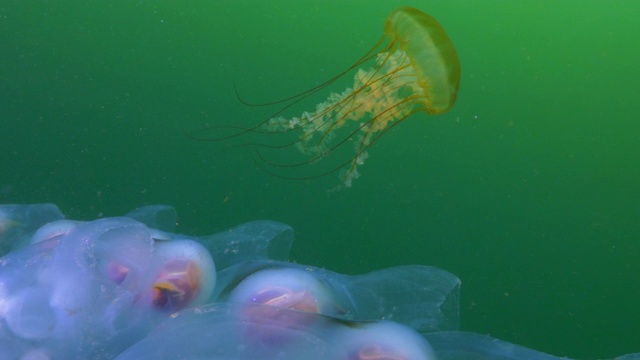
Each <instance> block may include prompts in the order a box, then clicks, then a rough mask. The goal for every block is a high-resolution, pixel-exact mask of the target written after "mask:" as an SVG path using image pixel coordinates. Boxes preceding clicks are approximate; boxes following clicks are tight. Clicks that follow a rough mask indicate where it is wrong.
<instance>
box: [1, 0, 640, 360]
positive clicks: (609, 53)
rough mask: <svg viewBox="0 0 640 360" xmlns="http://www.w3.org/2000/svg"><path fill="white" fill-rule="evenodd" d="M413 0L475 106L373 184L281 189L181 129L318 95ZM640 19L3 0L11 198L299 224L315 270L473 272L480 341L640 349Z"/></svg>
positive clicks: (587, 352) (586, 7)
mask: <svg viewBox="0 0 640 360" xmlns="http://www.w3.org/2000/svg"><path fill="white" fill-rule="evenodd" d="M400 5H411V6H415V7H418V8H420V9H422V10H424V11H426V12H429V13H430V14H431V15H433V16H434V17H436V18H437V19H438V20H439V21H440V22H441V23H442V25H443V26H444V27H445V29H447V32H448V33H449V35H450V37H451V38H452V40H453V42H454V44H455V45H456V48H457V50H458V54H459V57H460V61H461V65H462V74H463V75H462V82H461V89H460V94H459V98H458V102H457V104H456V106H455V108H454V109H453V110H452V111H451V112H449V113H447V114H445V115H442V116H438V117H427V116H426V115H423V114H417V115H415V116H413V117H411V118H410V119H408V120H407V121H405V122H403V123H402V124H401V125H400V126H397V127H395V128H394V129H393V130H392V131H389V132H387V133H386V134H385V135H384V137H383V138H381V139H380V141H378V142H377V143H376V145H375V146H374V147H373V148H372V149H371V151H370V158H369V159H368V160H367V162H366V164H365V165H364V166H363V167H362V168H361V173H362V178H360V179H358V180H357V181H356V182H355V184H354V187H353V188H351V189H347V190H343V191H338V192H327V189H329V188H331V187H332V186H333V185H335V184H336V183H337V181H338V180H337V176H336V175H335V174H334V175H330V176H328V177H324V178H320V179H316V180H311V181H292V180H284V179H280V178H276V177H272V176H270V175H268V174H266V173H265V172H264V171H261V170H260V167H258V166H257V165H256V164H255V163H254V161H253V159H254V156H252V153H251V152H250V151H246V149H244V150H245V151H243V149H239V150H234V151H223V152H220V151H219V150H220V144H215V143H208V142H198V141H194V140H191V139H189V138H188V137H186V136H185V135H184V133H185V132H186V131H190V130H194V129H198V128H201V127H204V126H211V125H216V124H218V125H219V124H238V125H241V126H249V125H251V124H254V123H256V122H259V121H260V120H262V119H264V118H265V117H268V116H269V114H270V113H271V112H273V111H274V110H277V108H276V109H270V108H249V107H245V106H243V105H242V104H240V103H239V102H238V100H237V98H236V95H235V92H234V90H233V83H234V82H235V83H236V84H237V86H238V88H239V89H240V91H241V92H242V96H243V97H245V98H247V99H250V100H252V101H257V102H259V101H270V100H274V99H278V98H282V97H286V96H289V95H291V94H295V93H297V92H300V91H303V90H305V89H307V88H310V87H312V86H315V85H317V84H319V83H321V82H322V81H324V80H326V79H328V78H330V77H332V76H333V75H335V74H337V73H339V72H340V71H342V70H343V69H345V68H346V67H348V66H349V65H350V64H351V63H353V62H354V61H355V60H357V59H358V58H359V57H360V56H361V55H362V54H364V53H365V52H366V51H367V50H368V49H369V48H370V47H371V46H372V45H374V44H375V42H376V41H377V40H378V38H379V37H380V36H381V35H382V27H383V23H384V20H385V18H386V15H387V14H388V13H389V12H390V11H392V10H393V9H395V8H396V7H398V6H400ZM638 12H640V2H637V1H622V0H618V1H577V0H576V1H562V0H561V1H559V0H547V1H533V2H525V1H498V0H494V1H450V0H448V1H405V2H400V1H395V0H385V1H349V2H343V1H314V2H312V1H293V0H289V1H274V0H270V1H257V0H256V1H180V2H178V1H3V3H2V4H0V151H1V153H2V155H1V156H0V169H2V170H1V171H0V203H37V202H53V203H56V204H58V205H59V206H60V207H61V209H62V210H63V211H64V212H65V213H66V214H67V215H68V216H69V217H72V218H82V219H92V218H96V217H99V216H113V215H118V214H123V213H124V212H126V211H128V210H130V209H132V208H134V207H138V206H141V205H145V204H155V203H166V204H171V205H174V206H175V207H176V208H177V209H178V211H179V214H180V219H179V231H181V232H186V233H190V234H205V233H210V232H213V231H220V230H223V229H225V228H228V227H230V226H233V225H237V224H239V223H242V222H245V221H249V220H255V219H273V220H279V221H282V222H285V223H288V224H290V225H292V226H293V227H294V229H295V230H296V237H297V239H296V243H295V244H294V250H293V256H292V257H293V259H294V260H295V261H298V262H301V263H308V264H312V265H318V266H324V267H327V268H330V269H332V270H335V271H338V272H344V273H349V274H355V273H361V272H366V271H370V270H373V269H380V268H383V267H388V266H393V265H401V264H428V265H435V266H438V267H441V268H444V269H446V270H449V271H451V272H453V273H454V274H456V275H457V276H459V277H460V278H461V279H462V284H463V285H462V299H461V317H462V328H463V329H464V330H469V331H475V332H479V333H483V334H490V335H492V336H494V337H498V338H501V339H504V340H507V341H511V342H514V343H518V344H521V345H524V346H527V347H531V348H534V349H537V350H541V351H545V352H548V353H552V354H555V355H563V356H570V357H574V358H582V359H594V358H605V357H611V356H614V355H620V354H623V353H629V352H637V351H640V311H638V304H640V286H638V278H639V275H640V245H638V244H639V239H640V221H639V216H640V189H638V178H639V177H640V168H639V167H638V154H640V122H639V121H638V110H637V109H638V108H637V99H636V97H637V95H638V94H640V86H638V84H639V83H640V71H638V69H637V66H638V64H640V42H638V40H637V34H638V33H640V25H639V24H640V23H639V22H638V18H637V14H638ZM348 82H349V81H348V79H345V80H344V81H339V82H338V83H336V84H334V85H335V86H332V87H331V88H330V89H329V90H331V91H342V89H343V88H344V87H346V86H347V85H348ZM329 90H327V91H329ZM323 95H324V94H323ZM321 98H322V97H320V99H321ZM302 105H303V107H304V106H306V107H307V108H308V110H313V108H314V107H315V100H313V101H307V102H305V103H303V104H302ZM287 115H299V113H288V114H287Z"/></svg>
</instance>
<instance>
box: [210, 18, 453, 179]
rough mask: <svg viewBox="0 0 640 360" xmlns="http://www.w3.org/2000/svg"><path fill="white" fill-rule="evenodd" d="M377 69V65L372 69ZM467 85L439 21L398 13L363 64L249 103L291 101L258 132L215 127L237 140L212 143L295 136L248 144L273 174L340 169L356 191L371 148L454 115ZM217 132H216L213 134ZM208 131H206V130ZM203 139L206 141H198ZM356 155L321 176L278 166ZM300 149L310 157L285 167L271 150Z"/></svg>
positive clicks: (286, 176) (255, 129)
mask: <svg viewBox="0 0 640 360" xmlns="http://www.w3.org/2000/svg"><path fill="white" fill-rule="evenodd" d="M367 64H369V65H367ZM351 73H353V74H354V75H353V84H352V85H351V86H350V87H348V88H346V89H344V90H343V91H342V92H332V93H330V95H329V96H328V97H327V98H326V100H325V101H323V102H320V103H319V104H317V105H316V107H315V109H313V110H310V111H304V112H302V114H301V115H299V116H293V117H286V116H284V115H283V114H284V112H285V110H288V109H290V108H291V107H292V106H293V105H295V104H297V103H299V102H301V101H302V100H304V99H306V98H308V97H309V96H311V95H313V94H315V93H317V92H318V91H320V90H322V89H324V88H325V87H327V86H329V85H330V84H332V83H334V82H335V81H336V80H338V79H339V78H341V77H343V76H345V75H346V74H351ZM459 83H460V63H459V61H458V55H457V53H456V50H455V48H454V46H453V43H452V42H451V40H450V39H449V36H448V35H447V33H446V32H445V30H444V28H443V27H442V26H441V25H440V24H439V23H438V21H436V20H435V19H434V18H433V17H431V16H430V15H428V14H425V13H424V12H422V11H420V10H417V9H415V8H411V7H402V8H399V9H397V10H395V11H393V12H392V13H391V14H390V15H389V16H388V18H387V20H386V24H385V27H384V35H383V36H382V37H381V38H380V40H379V41H378V42H377V43H376V45H374V46H373V47H372V48H371V50H369V51H368V52H367V53H365V55H363V56H362V57H361V58H360V59H359V60H358V61H356V62H355V63H354V64H353V65H351V66H350V67H349V68H348V69H347V70H345V71H344V72H342V73H340V74H338V75H337V76H335V77H333V78H331V79H330V80H328V81H327V82H325V83H323V84H321V85H319V86H316V87H314V88H312V89H310V90H307V91H305V92H302V93H300V94H298V95H294V96H292V97H289V98H287V99H284V100H281V101H277V102H272V103H267V104H250V103H248V102H246V101H244V100H242V99H241V101H242V102H243V103H245V104H247V105H255V106H264V105H273V104H283V103H284V104H285V105H284V106H283V107H282V108H281V109H280V110H279V111H277V112H276V113H275V114H273V115H272V116H270V117H269V118H267V119H266V120H264V121H262V122H260V123H258V124H256V125H255V126H253V127H250V128H241V127H235V126H219V127H213V128H215V129H220V128H232V129H235V130H237V131H236V132H235V133H233V134H231V135H226V136H222V137H217V138H215V139H212V138H208V139H207V140H215V141H218V140H227V139H230V138H234V137H237V136H240V135H245V134H247V133H259V134H269V135H274V134H280V135H283V134H292V133H293V134H295V135H294V136H293V137H291V138H287V139H292V140H288V141H286V142H284V143H277V144H273V143H268V144H265V143H245V144H243V146H251V147H253V148H254V149H255V152H256V154H257V158H258V159H259V160H260V162H261V163H262V164H265V165H266V166H264V168H265V169H266V170H267V172H269V173H272V174H274V175H276V176H280V177H283V178H294V179H309V178H315V177H319V176H323V175H327V174H330V173H334V172H338V171H340V179H341V184H342V185H341V186H344V187H351V185H352V183H353V180H354V179H357V178H358V177H359V176H360V173H359V171H358V169H359V167H360V166H362V165H363V164H364V162H365V160H366V159H367V158H368V156H369V153H368V151H369V149H370V147H371V146H372V144H374V143H375V142H376V140H378V139H379V138H380V136H382V135H383V134H384V133H385V132H387V131H389V130H390V129H391V128H393V127H394V126H396V125H397V124H399V123H400V122H402V121H403V120H405V119H407V118H408V117H410V116H411V115H413V114H414V113H417V112H424V113H426V114H428V115H438V114H443V113H446V112H447V111H448V110H450V109H451V108H452V107H453V105H454V104H455V101H456V97H457V94H458V87H459ZM211 129H212V128H208V130H211ZM201 130H202V129H201ZM198 138H199V139H203V138H202V137H198ZM348 144H351V146H352V147H353V151H354V152H355V153H354V152H351V155H348V156H347V159H346V161H345V160H344V158H343V159H342V160H340V159H338V161H337V164H336V163H335V161H334V164H333V165H332V167H330V168H329V170H326V171H323V172H322V173H321V174H320V175H313V176H289V175H287V174H288V173H285V174H283V173H282V172H278V171H274V170H275V169H281V170H283V171H285V172H286V171H287V170H286V169H289V170H291V169H296V168H299V167H301V166H304V165H309V164H315V163H318V162H320V161H321V160H324V159H325V158H328V157H329V156H330V155H332V154H333V153H337V150H339V149H341V148H342V147H343V146H347V145H348ZM293 147H295V148H297V149H298V150H299V151H300V152H301V153H302V154H303V155H304V160H302V161H296V162H278V161H275V160H272V159H271V158H270V157H269V155H268V154H267V149H286V148H293Z"/></svg>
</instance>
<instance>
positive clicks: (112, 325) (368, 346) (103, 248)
mask: <svg viewBox="0 0 640 360" xmlns="http://www.w3.org/2000/svg"><path fill="white" fill-rule="evenodd" d="M7 209H9V210H10V211H7ZM172 213H173V214H175V210H173V208H171V207H167V206H149V207H144V208H140V209H137V210H136V211H134V212H132V213H130V214H134V215H135V216H134V217H135V218H136V219H139V220H143V221H146V222H149V223H150V224H154V225H156V226H159V227H160V229H153V228H150V227H148V226H147V225H145V224H144V223H141V222H140V221H138V220H135V219H134V218H132V217H115V218H105V219H99V220H95V221H86V222H81V221H72V220H66V219H61V218H60V216H61V214H60V213H59V210H57V208H56V207H55V206H52V205H32V206H29V205H11V206H9V207H8V208H7V207H5V206H2V205H0V214H4V215H3V216H4V218H3V219H9V220H8V221H10V222H15V224H19V225H12V226H18V227H19V229H21V230H20V231H19V232H12V231H14V230H11V229H9V233H8V234H10V236H8V237H5V238H4V240H9V243H7V244H6V245H7V247H8V248H10V249H13V250H12V251H11V252H10V253H8V254H6V255H5V256H3V257H0V360H15V359H21V360H27V359H29V360H39V359H78V360H80V359H82V360H85V359H91V360H107V359H109V360H111V359H119V360H128V359H154V360H162V359H172V360H173V359H224V360H227V359H233V360H249V359H260V360H299V359H305V360H307V359H308V360H316V359H318V360H320V359H322V360H325V359H331V360H342V359H344V360H373V359H376V360H382V359H393V360H432V359H439V360H520V359H531V360H556V359H560V358H559V357H556V356H553V355H549V354H544V353H542V352H539V351H535V350H533V349H528V348H525V347H522V346H518V345H515V344H511V343H508V342H505V341H502V340H499V339H495V338H492V337H489V336H486V335H480V334H475V333H472V332H463V331H458V330H459V329H458V321H459V319H458V317H459V313H458V312H459V291H460V280H459V279H458V278H457V277H455V276H454V275H452V274H450V273H448V272H446V271H444V270H441V269H438V268H435V267H429V266H416V265H412V266H400V267H393V268H388V269H383V270H378V271H374V272H371V273H367V274H363V275H355V276H351V275H342V274H337V273H334V272H331V271H329V270H326V269H322V268H317V267H313V266H306V265H300V264H293V263H289V262H284V261H277V260H275V259H270V258H269V256H271V255H275V256H276V257H277V258H278V259H279V258H281V257H285V256H287V254H288V249H289V246H290V245H291V241H292V240H293V234H292V231H291V228H289V227H288V226H286V225H284V224H280V223H275V222H270V221H258V222H251V223H247V224H244V225H240V226H238V227H236V228H233V229H231V230H229V231H226V232H221V233H218V234H214V235H211V236H204V237H197V236H187V235H181V234H177V233H173V232H171V231H175V228H174V227H172V225H171V224H173V223H174V220H173V218H172V215H171V214H172ZM7 214H8V215H7ZM27 214H31V215H28V216H27ZM35 214H42V216H40V215H38V216H36V215H35ZM45 219H50V220H51V221H50V222H48V223H44V224H43V223H42V222H43V221H44V220H45ZM6 223H9V222H6ZM36 224H38V225H36ZM5 235H6V234H5ZM14 235H15V236H14ZM11 241H13V242H14V243H12V242H11ZM273 245H275V247H273ZM251 246H254V247H256V248H258V250H256V249H252V248H251ZM272 250H273V251H272ZM212 251H213V252H214V253H215V254H217V255H216V257H215V258H216V259H220V260H221V262H223V263H224V264H225V266H224V267H221V268H220V267H218V264H217V263H216V261H217V260H214V259H213V257H212V256H211V253H212ZM243 251H246V252H247V253H246V254H241V252H243ZM225 256H228V258H226V259H225ZM615 359H616V360H638V359H640V353H635V354H627V355H623V356H620V357H617V358H615Z"/></svg>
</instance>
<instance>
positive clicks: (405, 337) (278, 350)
mask: <svg viewBox="0 0 640 360" xmlns="http://www.w3.org/2000/svg"><path fill="white" fill-rule="evenodd" d="M297 316H306V317H308V320H309V321H308V322H299V321H290V319H291V318H292V317H293V318H295V317H297ZM375 356H377V357H375ZM179 358H180V359H235V360H245V359H282V360H289V359H290V360H298V359H305V360H327V359H331V360H366V359H407V360H410V359H411V360H430V359H435V358H434V356H433V352H432V349H431V347H430V346H429V344H428V343H427V341H426V340H425V339H424V338H423V337H421V336H420V335H419V334H418V333H416V332H414V331H413V330H411V329H409V328H407V327H404V326H402V325H399V324H396V323H391V322H377V323H350V322H346V321H339V320H336V319H333V318H331V317H326V316H321V315H318V314H311V313H301V312H299V311H294V310H289V309H284V308H277V307H272V306H265V305H255V304H230V303H213V304H208V305H204V306H201V307H196V308H192V309H187V310H183V311H181V312H178V313H176V314H173V315H172V316H171V318H169V319H167V320H166V321H164V322H163V323H162V324H160V325H159V326H158V327H156V329H154V330H153V331H152V332H151V333H150V334H149V335H148V336H147V337H146V338H145V339H143V340H141V341H139V342H138V343H136V344H135V345H133V346H132V347H130V348H129V349H127V350H126V351H124V352H123V353H122V354H121V355H120V356H118V357H117V359H118V360H130V359H154V360H162V359H179Z"/></svg>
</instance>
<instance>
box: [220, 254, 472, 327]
mask: <svg viewBox="0 0 640 360" xmlns="http://www.w3.org/2000/svg"><path fill="white" fill-rule="evenodd" d="M459 291H460V280H459V279H458V278H457V277H455V276H454V275H453V274H451V273H448V272H446V271H444V270H442V269H438V268H435V267H430V266H418V265H413V266H400V267H394V268H389V269H384V270H379V271H374V272H371V273H368V274H364V275H357V276H348V275H341V274H337V273H334V272H331V271H328V270H326V269H321V268H316V267H313V266H303V265H298V264H292V263H285V262H276V261H251V262H245V263H241V264H239V265H237V266H234V267H231V268H228V269H225V270H222V271H220V272H219V273H218V286H217V287H216V289H215V290H214V294H213V297H212V299H215V300H216V301H230V302H241V303H261V304H271V305H275V306H280V307H284V308H289V309H294V310H302V311H309V312H317V313H320V314H323V315H329V316H334V317H337V318H341V319H346V320H380V319H387V320H393V321H396V322H399V323H402V324H404V325H407V326H409V327H411V328H413V329H415V330H417V331H420V332H431V331H443V330H457V328H458V323H459V312H458V308H459Z"/></svg>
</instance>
